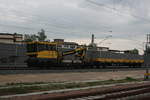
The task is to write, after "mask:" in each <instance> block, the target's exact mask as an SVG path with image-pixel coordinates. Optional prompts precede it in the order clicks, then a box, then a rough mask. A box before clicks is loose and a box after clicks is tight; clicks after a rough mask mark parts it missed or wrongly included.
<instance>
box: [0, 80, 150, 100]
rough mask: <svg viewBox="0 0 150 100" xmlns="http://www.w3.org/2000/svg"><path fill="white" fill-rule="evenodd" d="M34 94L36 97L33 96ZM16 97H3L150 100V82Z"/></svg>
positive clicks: (25, 99) (24, 99)
mask: <svg viewBox="0 0 150 100" xmlns="http://www.w3.org/2000/svg"><path fill="white" fill-rule="evenodd" d="M33 94H34V95H33ZM33 94H32V93H31V94H23V95H15V96H4V97H3V96H2V98H3V99H4V100H5V99H6V100H7V99H8V100H10V99H11V100H20V99H21V100H149V99H150V82H137V83H125V84H116V85H110V86H107V85H105V86H102V87H96V88H95V87H94V88H91V87H89V88H86V89H82V88H78V89H72V90H64V91H63V90H62V91H59V90H58V91H54V92H52V91H50V92H49V91H46V92H42V93H33Z"/></svg>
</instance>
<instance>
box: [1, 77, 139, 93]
mask: <svg viewBox="0 0 150 100" xmlns="http://www.w3.org/2000/svg"><path fill="white" fill-rule="evenodd" d="M133 81H140V80H138V79H134V78H132V77H126V78H125V79H120V80H113V79H110V80H106V81H94V82H79V83H64V84H58V83H57V84H56V83H48V85H41V86H34V85H33V83H32V84H31V83H17V84H16V83H15V85H19V87H12V88H3V89H0V95H9V94H22V93H30V92H36V91H48V90H58V89H71V88H81V87H87V86H97V85H108V84H116V83H125V82H133ZM22 84H23V85H32V86H28V87H25V86H23V85H22ZM36 84H44V83H43V82H40V83H39V82H36V83H35V85H36ZM45 84H46V83H45ZM8 85H14V84H8Z"/></svg>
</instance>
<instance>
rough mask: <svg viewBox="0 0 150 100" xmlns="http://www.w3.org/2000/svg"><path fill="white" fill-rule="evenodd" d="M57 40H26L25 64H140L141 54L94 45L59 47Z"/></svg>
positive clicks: (49, 65) (55, 65)
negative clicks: (100, 47)
mask: <svg viewBox="0 0 150 100" xmlns="http://www.w3.org/2000/svg"><path fill="white" fill-rule="evenodd" d="M58 45H60V43H57V42H37V41H35V42H28V43H27V55H28V60H27V64H28V66H30V67H48V68H52V67H57V68H58V67H60V66H63V67H64V66H65V67H66V66H67V67H72V66H73V67H84V68H87V67H92V68H95V67H97V68H99V67H107V66H130V67H136V66H138V67H139V66H141V65H142V64H143V63H144V60H143V56H141V55H138V54H132V53H125V52H122V53H118V52H114V51H109V50H108V51H100V50H97V49H96V48H94V47H86V46H79V47H76V48H74V49H69V50H67V49H60V48H58Z"/></svg>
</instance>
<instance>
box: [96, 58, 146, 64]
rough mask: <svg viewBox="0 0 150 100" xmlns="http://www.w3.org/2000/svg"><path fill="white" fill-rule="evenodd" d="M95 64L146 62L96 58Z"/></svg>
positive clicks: (141, 61)
mask: <svg viewBox="0 0 150 100" xmlns="http://www.w3.org/2000/svg"><path fill="white" fill-rule="evenodd" d="M93 61H95V62H107V63H144V60H139V59H137V60H129V59H112V58H96V59H93Z"/></svg>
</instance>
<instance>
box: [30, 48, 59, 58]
mask: <svg viewBox="0 0 150 100" xmlns="http://www.w3.org/2000/svg"><path fill="white" fill-rule="evenodd" d="M27 55H28V56H30V55H37V58H57V57H58V52H57V51H48V50H45V51H40V52H33V53H32V52H31V53H27Z"/></svg>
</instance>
